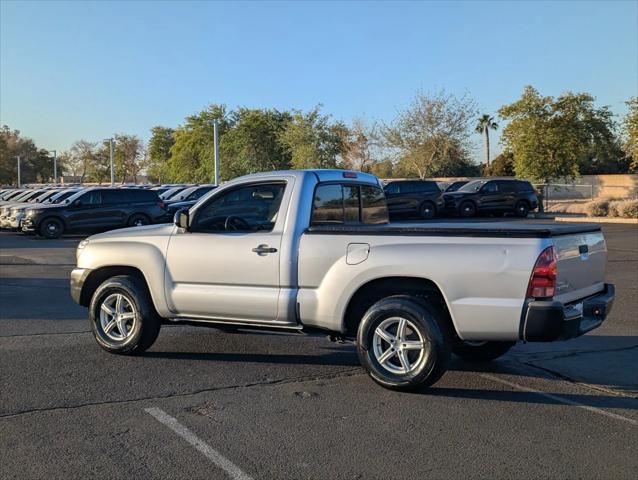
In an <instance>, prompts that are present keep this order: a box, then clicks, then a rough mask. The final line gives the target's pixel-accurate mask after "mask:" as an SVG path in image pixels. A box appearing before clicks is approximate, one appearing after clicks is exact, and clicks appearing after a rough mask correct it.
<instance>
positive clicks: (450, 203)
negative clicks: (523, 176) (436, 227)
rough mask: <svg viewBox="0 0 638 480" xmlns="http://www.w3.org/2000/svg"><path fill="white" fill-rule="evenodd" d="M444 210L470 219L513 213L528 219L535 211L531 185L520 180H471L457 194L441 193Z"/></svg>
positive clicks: (536, 203)
mask: <svg viewBox="0 0 638 480" xmlns="http://www.w3.org/2000/svg"><path fill="white" fill-rule="evenodd" d="M443 198H444V199H445V209H446V211H448V212H451V213H458V214H459V215H461V216H462V217H466V218H470V217H474V216H476V215H478V214H481V213H493V214H497V215H498V214H501V215H502V214H505V213H512V214H514V215H516V216H517V217H527V215H528V213H529V212H530V211H532V210H535V209H537V208H538V197H537V196H536V192H535V191H534V187H532V185H531V183H529V182H526V181H523V180H474V181H472V182H469V183H467V184H465V185H463V186H462V187H461V188H459V189H458V190H457V191H456V192H451V193H444V194H443Z"/></svg>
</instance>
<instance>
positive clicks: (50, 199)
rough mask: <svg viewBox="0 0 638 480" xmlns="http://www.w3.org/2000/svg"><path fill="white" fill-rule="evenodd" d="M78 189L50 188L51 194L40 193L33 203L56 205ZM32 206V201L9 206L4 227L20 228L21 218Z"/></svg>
mask: <svg viewBox="0 0 638 480" xmlns="http://www.w3.org/2000/svg"><path fill="white" fill-rule="evenodd" d="M79 190H80V189H78V188H67V189H65V190H52V191H51V195H46V196H43V195H41V196H40V197H38V201H37V202H35V203H41V204H43V205H56V204H59V203H60V202H62V201H64V200H66V199H67V198H68V197H70V196H71V195H73V194H75V193H76V192H78V191H79ZM34 207H35V208H37V205H34V204H33V202H29V203H23V204H19V205H14V206H13V207H11V208H10V210H9V215H8V218H7V226H6V227H4V228H10V229H12V230H22V220H23V218H24V216H25V214H26V212H27V210H29V209H30V208H34Z"/></svg>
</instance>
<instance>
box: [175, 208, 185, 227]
mask: <svg viewBox="0 0 638 480" xmlns="http://www.w3.org/2000/svg"><path fill="white" fill-rule="evenodd" d="M173 223H175V226H177V227H179V228H183V229H184V230H188V227H189V225H188V224H189V215H188V209H186V208H183V209H182V210H178V211H177V212H175V216H174V217H173Z"/></svg>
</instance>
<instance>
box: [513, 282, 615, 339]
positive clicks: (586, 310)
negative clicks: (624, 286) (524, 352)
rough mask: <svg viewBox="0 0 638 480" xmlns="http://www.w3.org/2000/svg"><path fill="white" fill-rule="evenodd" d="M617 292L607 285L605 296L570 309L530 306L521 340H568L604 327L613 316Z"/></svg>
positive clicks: (542, 303)
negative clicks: (604, 323) (608, 317)
mask: <svg viewBox="0 0 638 480" xmlns="http://www.w3.org/2000/svg"><path fill="white" fill-rule="evenodd" d="M615 292H616V290H615V288H614V286H613V285H612V284H611V283H606V284H605V289H604V290H603V291H602V292H600V293H597V294H596V295H593V296H591V297H587V298H585V299H583V300H582V301H578V302H574V303H570V304H567V305H565V304H562V303H560V302H556V301H552V300H548V301H532V302H529V303H528V304H526V307H525V310H524V312H523V324H522V329H521V340H525V341H527V342H552V341H555V340H568V339H570V338H576V337H579V336H581V335H584V334H585V333H587V332H589V331H591V330H593V329H595V328H598V327H600V326H601V325H602V323H603V322H604V321H605V319H606V318H607V316H608V315H609V312H611V307H612V305H613V303H614V295H615Z"/></svg>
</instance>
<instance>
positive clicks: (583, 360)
mask: <svg viewBox="0 0 638 480" xmlns="http://www.w3.org/2000/svg"><path fill="white" fill-rule="evenodd" d="M249 335H250V334H249ZM251 336H252V335H251ZM259 336H261V335H259ZM178 338H179V337H178V336H176V337H174V338H173V341H171V343H172V345H171V346H172V348H177V349H179V351H149V352H146V353H145V354H144V356H145V357H147V358H154V359H169V360H185V361H204V362H227V363H257V364H259V363H264V364H290V365H330V366H342V367H358V366H359V360H358V358H357V354H356V351H355V348H354V346H353V345H351V344H345V345H339V344H331V345H326V346H320V347H318V348H317V347H315V348H312V350H314V353H313V352H310V353H297V352H291V353H273V352H272V351H269V350H270V349H269V346H268V342H264V345H263V347H264V348H263V350H262V351H261V352H260V351H259V350H260V348H259V347H257V346H256V345H254V344H253V345H252V346H253V347H256V348H257V351H253V352H250V353H245V352H201V351H200V352H188V351H184V350H183V349H182V348H180V347H183V346H184V345H183V344H182V341H181V340H178ZM182 340H184V341H186V342H187V343H189V342H188V341H187V340H186V339H182ZM253 340H255V337H253ZM251 343H253V342H251ZM166 346H168V345H166ZM561 346H562V348H561ZM633 348H637V349H638V337H634V336H628V337H622V336H619V337H614V336H589V337H581V339H579V341H574V342H573V343H572V342H564V343H562V344H552V345H551V346H547V347H533V348H532V349H529V346H528V345H522V346H521V348H519V347H517V348H515V349H514V350H513V353H510V354H508V355H505V356H504V357H502V358H501V359H499V360H496V361H493V362H488V363H469V362H465V361H463V360H461V359H459V358H457V357H454V356H453V357H452V361H451V364H450V366H449V370H450V371H451V372H467V373H474V374H477V375H479V376H480V375H481V374H486V375H484V377H485V376H487V375H489V374H494V375H512V376H515V377H516V378H515V379H513V380H511V381H512V382H513V383H516V384H519V385H521V388H522V389H525V388H530V389H532V390H535V389H534V388H533V387H531V386H527V385H528V384H529V382H527V381H526V378H529V379H535V378H536V379H542V380H545V381H547V380H550V381H552V380H554V381H568V382H570V381H573V382H580V383H584V384H589V385H592V386H595V387H600V388H601V390H600V393H594V394H575V393H562V392H560V391H554V390H553V389H550V391H544V392H535V391H519V390H517V389H516V388H514V387H510V386H507V384H506V385H501V384H500V383H498V382H495V381H493V380H490V379H489V378H487V379H485V378H484V379H481V380H480V381H481V382H482V383H483V384H484V383H485V382H488V383H489V384H490V387H492V388H464V387H449V386H444V385H445V384H446V383H447V384H448V385H449V382H446V381H445V377H444V378H443V380H442V381H441V382H439V384H437V385H435V386H434V387H431V388H429V389H424V390H422V391H419V392H416V393H415V394H417V395H432V396H447V397H454V398H466V399H471V400H485V401H500V402H517V403H527V404H550V405H554V404H555V405H564V404H565V403H573V404H574V405H581V406H589V407H597V408H612V409H627V410H637V409H638V400H637V399H636V398H632V397H635V395H636V393H635V392H636V391H638V381H635V379H634V378H633V377H632V376H631V375H632V373H631V372H627V370H628V369H626V368H625V369H623V368H620V366H619V360H622V359H619V358H616V357H615V356H616V355H618V353H619V352H620V353H621V354H622V355H635V352H636V350H632V349H633ZM566 358H569V359H570V360H569V361H570V362H572V363H573V365H574V366H576V367H577V368H578V373H579V374H580V376H575V378H572V377H571V376H570V374H571V373H572V372H571V370H569V368H567V367H568V366H565V365H566V364H567V360H565V359H566ZM553 361H556V362H559V363H560V364H561V365H563V366H564V368H565V369H564V370H562V369H560V368H559V369H558V372H557V373H556V372H553V371H552V370H551V368H548V367H547V365H548V364H547V363H546V362H553ZM537 363H538V366H537V365H536V364H537ZM549 366H550V367H552V368H555V367H554V366H553V364H551V363H549ZM362 373H363V371H362ZM457 378H458V377H457ZM473 384H475V382H473ZM546 385H547V383H545V388H544V389H543V390H546ZM503 387H504V388H503ZM579 388H584V387H579ZM603 388H604V389H609V390H615V391H617V392H619V395H613V394H611V395H610V394H607V392H604V391H603V390H602V389H603ZM540 389H541V388H539V390H540ZM561 390H562V388H561Z"/></svg>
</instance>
